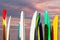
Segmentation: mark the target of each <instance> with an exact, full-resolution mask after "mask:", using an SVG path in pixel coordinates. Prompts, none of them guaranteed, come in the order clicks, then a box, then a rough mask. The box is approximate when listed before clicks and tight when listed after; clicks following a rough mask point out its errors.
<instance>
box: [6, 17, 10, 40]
mask: <svg viewBox="0 0 60 40" xmlns="http://www.w3.org/2000/svg"><path fill="white" fill-rule="evenodd" d="M10 21H11V16H10V17H9V20H8V25H7V27H6V40H10V38H9V37H10V34H9V33H10V32H9V31H10Z"/></svg>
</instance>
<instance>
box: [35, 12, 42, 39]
mask: <svg viewBox="0 0 60 40" xmlns="http://www.w3.org/2000/svg"><path fill="white" fill-rule="evenodd" d="M40 16H41V15H40V13H39V14H38V15H37V17H36V28H35V38H34V40H43V30H42V24H41V22H40Z"/></svg>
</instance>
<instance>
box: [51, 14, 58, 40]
mask: <svg viewBox="0 0 60 40" xmlns="http://www.w3.org/2000/svg"><path fill="white" fill-rule="evenodd" d="M52 28H53V40H58V15H56V16H55V17H54V20H53V24H52Z"/></svg>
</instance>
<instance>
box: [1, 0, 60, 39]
mask: <svg viewBox="0 0 60 40" xmlns="http://www.w3.org/2000/svg"><path fill="white" fill-rule="evenodd" d="M4 8H5V9H7V21H8V19H9V16H12V19H11V27H10V40H17V35H18V31H17V30H18V29H17V26H18V22H19V21H20V20H19V19H20V13H21V11H24V14H25V15H24V18H25V20H24V26H25V35H26V36H25V40H29V35H30V24H31V20H32V16H33V14H34V12H35V11H36V10H37V11H38V12H40V13H41V22H42V25H43V27H44V18H43V17H44V16H43V15H44V14H43V13H44V10H47V11H48V12H49V16H50V20H51V24H52V20H53V18H54V16H55V15H60V0H0V40H2V9H4ZM59 19H60V16H59ZM58 28H59V29H58V30H59V37H60V20H59V27H58ZM59 37H58V38H59ZM59 40H60V39H59Z"/></svg>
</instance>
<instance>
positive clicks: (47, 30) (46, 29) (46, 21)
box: [44, 11, 51, 40]
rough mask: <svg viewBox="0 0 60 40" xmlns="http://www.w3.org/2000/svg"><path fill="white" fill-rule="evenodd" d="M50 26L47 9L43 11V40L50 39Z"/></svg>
mask: <svg viewBox="0 0 60 40" xmlns="http://www.w3.org/2000/svg"><path fill="white" fill-rule="evenodd" d="M50 30H51V27H50V17H49V15H48V12H47V11H44V35H45V38H44V39H45V40H51V31H50Z"/></svg>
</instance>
